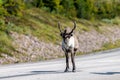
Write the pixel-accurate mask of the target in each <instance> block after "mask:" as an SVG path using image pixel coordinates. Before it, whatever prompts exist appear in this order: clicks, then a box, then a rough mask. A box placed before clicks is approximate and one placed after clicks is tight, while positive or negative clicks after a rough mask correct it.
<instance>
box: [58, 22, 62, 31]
mask: <svg viewBox="0 0 120 80" xmlns="http://www.w3.org/2000/svg"><path fill="white" fill-rule="evenodd" d="M58 28H59V30H60V32H61V33H62V30H61V27H60V22H58Z"/></svg>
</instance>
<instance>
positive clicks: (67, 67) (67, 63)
mask: <svg viewBox="0 0 120 80" xmlns="http://www.w3.org/2000/svg"><path fill="white" fill-rule="evenodd" d="M65 57H66V69H65V71H64V72H67V71H68V69H69V55H68V52H65Z"/></svg>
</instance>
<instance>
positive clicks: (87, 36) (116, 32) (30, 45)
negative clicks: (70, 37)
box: [0, 26, 120, 64]
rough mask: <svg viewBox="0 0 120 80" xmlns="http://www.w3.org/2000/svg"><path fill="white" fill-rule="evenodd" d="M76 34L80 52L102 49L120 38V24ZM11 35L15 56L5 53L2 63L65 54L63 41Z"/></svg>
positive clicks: (0, 61) (16, 34)
mask: <svg viewBox="0 0 120 80" xmlns="http://www.w3.org/2000/svg"><path fill="white" fill-rule="evenodd" d="M75 34H76V36H77V38H78V41H79V49H78V52H82V53H87V52H92V51H94V50H99V49H101V47H102V46H103V45H104V44H105V43H109V42H112V43H114V42H115V41H116V40H119V39H120V28H119V27H118V26H114V27H112V26H110V27H104V26H102V27H101V31H96V30H91V31H87V32H85V31H83V32H81V31H80V32H79V31H77V32H76V33H75ZM10 35H11V37H12V39H13V45H14V46H15V49H16V52H13V54H14V56H12V57H11V56H8V55H5V54H3V55H2V56H4V57H3V58H1V59H0V63H1V64H2V63H7V62H9V63H17V62H28V61H38V60H46V59H53V58H58V57H63V56H64V53H63V51H62V49H61V43H60V44H59V45H56V44H53V43H45V42H43V41H40V40H39V39H38V38H37V37H34V36H32V35H24V34H18V33H16V32H11V33H10ZM58 37H60V36H58Z"/></svg>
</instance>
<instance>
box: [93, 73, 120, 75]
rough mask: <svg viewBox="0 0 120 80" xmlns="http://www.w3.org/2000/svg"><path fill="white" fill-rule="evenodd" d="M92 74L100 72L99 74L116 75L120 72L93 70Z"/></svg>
mask: <svg viewBox="0 0 120 80" xmlns="http://www.w3.org/2000/svg"><path fill="white" fill-rule="evenodd" d="M91 74H98V75H116V74H119V75H120V72H91Z"/></svg>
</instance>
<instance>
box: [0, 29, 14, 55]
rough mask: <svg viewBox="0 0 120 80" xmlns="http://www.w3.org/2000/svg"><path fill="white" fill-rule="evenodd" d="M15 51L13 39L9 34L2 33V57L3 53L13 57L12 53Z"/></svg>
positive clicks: (0, 51) (0, 46) (0, 34)
mask: <svg viewBox="0 0 120 80" xmlns="http://www.w3.org/2000/svg"><path fill="white" fill-rule="evenodd" d="M13 50H14V48H13V46H12V39H11V38H10V36H9V35H8V34H6V33H5V32H3V31H0V57H2V55H1V54H2V53H4V54H7V55H9V56H12V53H11V52H12V51H13Z"/></svg>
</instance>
